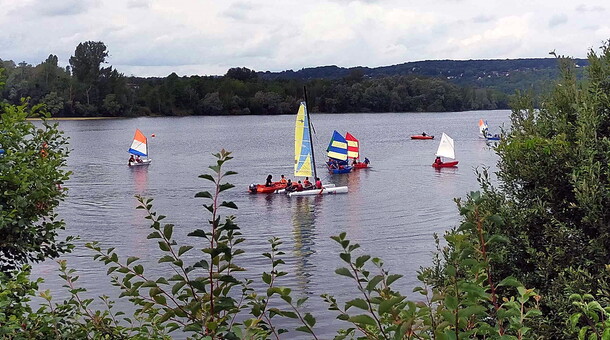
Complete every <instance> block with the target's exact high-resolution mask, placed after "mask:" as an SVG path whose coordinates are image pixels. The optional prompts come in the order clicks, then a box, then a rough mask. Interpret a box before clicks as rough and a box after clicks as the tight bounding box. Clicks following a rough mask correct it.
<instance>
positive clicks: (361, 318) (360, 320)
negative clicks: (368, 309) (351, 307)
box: [349, 314, 377, 326]
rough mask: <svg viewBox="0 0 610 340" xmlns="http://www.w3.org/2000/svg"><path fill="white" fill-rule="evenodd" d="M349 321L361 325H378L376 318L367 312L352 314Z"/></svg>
mask: <svg viewBox="0 0 610 340" xmlns="http://www.w3.org/2000/svg"><path fill="white" fill-rule="evenodd" d="M349 321H350V322H353V323H355V324H359V325H370V326H377V323H376V322H375V320H374V319H373V318H372V317H370V316H368V315H366V314H360V315H356V316H352V317H350V318H349Z"/></svg>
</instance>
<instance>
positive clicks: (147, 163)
mask: <svg viewBox="0 0 610 340" xmlns="http://www.w3.org/2000/svg"><path fill="white" fill-rule="evenodd" d="M150 162H152V159H150V158H147V159H143V160H142V162H129V166H142V165H149V164H150Z"/></svg>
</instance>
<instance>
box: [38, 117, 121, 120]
mask: <svg viewBox="0 0 610 340" xmlns="http://www.w3.org/2000/svg"><path fill="white" fill-rule="evenodd" d="M125 118H127V117H50V118H46V120H106V119H125ZM26 120H42V118H26Z"/></svg>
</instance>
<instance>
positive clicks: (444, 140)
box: [432, 132, 459, 169]
mask: <svg viewBox="0 0 610 340" xmlns="http://www.w3.org/2000/svg"><path fill="white" fill-rule="evenodd" d="M436 157H437V161H435V162H434V163H432V166H433V167H435V168H436V169H440V168H453V167H456V166H457V164H458V163H459V161H452V162H443V161H442V159H441V158H440V157H447V158H451V159H455V146H454V144H453V139H451V137H449V136H447V135H446V134H445V133H444V132H443V137H441V142H440V144H439V145H438V149H437V150H436Z"/></svg>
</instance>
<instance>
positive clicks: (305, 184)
mask: <svg viewBox="0 0 610 340" xmlns="http://www.w3.org/2000/svg"><path fill="white" fill-rule="evenodd" d="M311 188H313V184H312V183H311V182H310V181H309V177H305V180H304V181H303V189H305V190H307V189H311Z"/></svg>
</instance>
